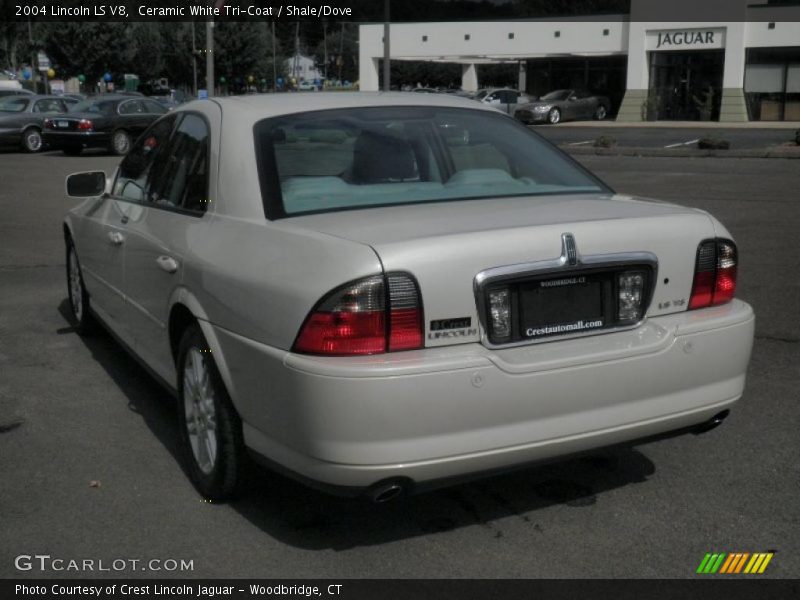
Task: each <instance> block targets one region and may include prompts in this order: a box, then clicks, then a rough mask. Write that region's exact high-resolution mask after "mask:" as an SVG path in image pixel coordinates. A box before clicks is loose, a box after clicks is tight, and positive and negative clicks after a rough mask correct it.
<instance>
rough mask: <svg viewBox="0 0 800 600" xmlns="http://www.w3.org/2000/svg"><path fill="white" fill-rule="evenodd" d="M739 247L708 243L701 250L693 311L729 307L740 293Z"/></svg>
mask: <svg viewBox="0 0 800 600" xmlns="http://www.w3.org/2000/svg"><path fill="white" fill-rule="evenodd" d="M736 265H737V253H736V244H734V243H733V242H731V241H730V240H707V241H705V242H703V243H702V244H700V246H699V247H698V248H697V261H696V263H695V269H694V283H693V285H692V296H691V298H690V299H689V310H692V309H695V308H705V307H707V306H717V305H719V304H725V303H726V302H730V301H731V300H732V299H733V296H734V294H735V293H736Z"/></svg>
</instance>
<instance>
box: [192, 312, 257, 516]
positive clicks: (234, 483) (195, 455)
mask: <svg viewBox="0 0 800 600" xmlns="http://www.w3.org/2000/svg"><path fill="white" fill-rule="evenodd" d="M178 422H179V425H180V434H181V442H182V446H183V451H184V455H185V458H186V465H187V467H188V471H189V477H190V479H191V480H192V483H193V484H194V486H195V487H196V488H197V491H198V492H200V494H202V495H203V497H204V498H207V499H209V500H212V501H215V502H220V501H224V500H228V499H230V498H232V497H233V496H234V495H235V494H236V492H237V491H238V489H239V487H240V484H241V480H242V472H243V470H244V463H245V452H244V441H243V436H242V421H241V419H240V418H239V414H238V413H237V412H236V409H235V408H234V407H233V403H232V402H231V399H230V396H229V395H228V391H227V390H226V389H225V384H224V383H223V382H222V378H221V377H220V374H219V370H218V369H217V365H216V363H215V362H214V358H213V356H212V355H211V350H210V349H209V347H208V343H207V342H206V339H205V337H204V336H203V333H202V331H201V330H200V327H199V326H198V325H197V324H196V323H195V324H192V325H190V326H189V327H188V328H187V329H186V331H185V332H184V334H183V337H182V338H181V342H180V346H179V348H178Z"/></svg>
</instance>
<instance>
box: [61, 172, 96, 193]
mask: <svg viewBox="0 0 800 600" xmlns="http://www.w3.org/2000/svg"><path fill="white" fill-rule="evenodd" d="M105 191H106V174H105V173H103V171H88V172H86V173H73V174H72V175H69V176H68V177H67V196H69V197H70V198H92V197H94V196H100V195H102V194H103V192H105Z"/></svg>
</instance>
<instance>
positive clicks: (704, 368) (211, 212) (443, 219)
mask: <svg viewBox="0 0 800 600" xmlns="http://www.w3.org/2000/svg"><path fill="white" fill-rule="evenodd" d="M67 193H68V195H69V196H70V197H73V198H83V201H82V202H81V203H80V204H79V205H78V206H77V207H76V208H74V209H73V210H71V211H69V213H68V214H67V216H66V218H65V220H64V239H65V242H66V251H67V259H68V260H67V276H68V283H69V285H68V291H69V299H70V304H71V307H72V312H73V314H74V318H75V321H76V323H77V327H78V329H79V331H81V332H88V331H90V329H91V328H92V326H94V325H96V324H97V323H98V322H99V323H101V324H102V325H104V326H105V327H106V328H107V329H109V330H110V331H111V332H113V334H114V335H115V337H117V338H118V339H119V340H120V342H121V343H122V344H124V345H125V346H126V347H127V348H128V349H129V350H130V351H131V352H132V353H133V354H134V355H135V356H136V357H138V359H139V360H140V361H141V362H142V363H144V364H145V365H146V366H147V367H148V369H149V370H150V371H151V372H152V373H153V375H154V376H155V377H157V378H158V379H159V380H160V381H161V382H162V383H163V384H164V385H165V386H166V387H167V388H168V389H169V390H171V391H172V392H173V393H174V394H175V396H176V397H177V404H178V413H179V415H180V427H181V435H182V440H183V447H184V449H185V453H186V460H187V461H188V463H187V464H188V465H189V472H190V474H191V477H192V479H193V482H194V484H195V485H196V487H197V488H198V490H199V491H200V492H201V493H202V494H203V495H204V496H206V497H208V498H212V499H215V500H221V499H224V498H227V497H230V496H231V495H232V494H233V493H234V492H236V491H237V490H238V489H240V486H241V483H242V475H241V473H242V466H243V464H244V462H245V459H246V456H247V455H248V454H250V455H252V456H254V457H256V458H258V459H260V460H262V461H263V462H265V463H266V464H269V465H271V466H272V467H273V468H276V469H278V470H280V471H283V472H285V473H288V474H290V475H292V476H294V477H296V478H298V479H300V480H303V481H306V482H308V483H309V484H311V485H315V486H317V487H320V488H323V489H328V490H331V491H335V492H337V493H342V494H349V495H359V494H366V495H367V496H368V497H370V498H371V499H373V500H375V501H378V502H383V501H388V500H390V499H392V498H395V497H398V496H400V495H401V494H404V493H408V492H413V491H418V490H421V489H425V488H427V487H431V486H434V485H439V484H441V483H443V482H447V481H452V480H453V479H454V478H462V477H473V476H479V475H482V474H486V473H490V472H494V471H497V470H503V469H508V468H513V467H518V466H520V465H524V464H528V463H534V462H537V461H543V460H550V459H553V458H555V457H559V456H564V455H567V454H572V453H576V452H582V451H587V450H591V449H593V448H597V447H601V446H607V445H611V444H619V443H633V442H635V441H637V440H640V439H643V438H648V437H651V436H656V435H662V434H668V433H676V432H685V431H696V430H701V429H707V428H710V427H713V426H715V425H717V424H719V423H720V422H721V421H722V419H723V418H724V417H725V416H726V415H727V414H728V410H729V409H730V408H731V407H732V406H733V405H734V404H735V403H736V401H737V400H738V399H739V398H740V396H741V395H742V390H743V389H744V383H745V372H746V369H747V364H748V361H749V358H750V350H751V345H752V340H753V328H754V317H753V312H752V310H751V308H750V306H749V305H747V304H746V303H744V302H742V301H740V300H738V299H736V298H735V297H734V296H735V291H736V279H737V277H736V273H737V262H738V256H737V249H736V244H735V243H734V241H733V240H732V238H731V235H730V233H728V231H727V230H726V229H725V227H723V226H722V225H721V224H720V223H719V222H718V221H717V220H716V219H714V218H713V217H712V216H710V215H709V214H707V213H705V212H703V211H700V210H696V209H692V208H685V207H681V206H677V205H674V204H666V203H662V202H656V201H652V200H644V199H639V198H632V197H630V196H624V195H619V194H616V193H615V192H614V191H612V190H611V189H610V188H609V187H608V186H607V185H605V184H604V183H603V182H601V181H600V180H598V179H597V178H596V177H595V176H593V175H592V174H591V173H589V172H588V171H586V170H585V169H584V168H582V167H581V166H580V165H578V164H577V163H576V162H574V161H573V160H572V159H570V158H569V157H568V156H566V155H565V154H563V153H561V152H560V151H558V150H557V149H555V148H554V147H552V146H551V145H550V144H548V143H546V142H544V141H542V139H541V138H540V137H539V136H538V135H537V134H535V133H533V132H531V131H529V130H528V129H527V128H526V127H524V126H523V125H521V124H520V123H518V122H517V121H515V120H513V119H509V118H507V117H505V116H503V115H501V114H499V113H498V112H497V111H495V110H493V109H492V108H490V107H488V106H485V105H481V104H478V103H475V102H471V101H469V100H466V99H461V98H455V97H451V96H447V95H444V94H431V95H426V94H402V93H398V94H368V93H354V94H344V93H336V94H329V93H318V94H308V95H298V96H292V97H291V102H289V101H288V98H287V97H286V96H283V95H271V96H246V97H234V98H226V99H212V100H203V101H196V102H192V103H190V104H187V105H183V106H181V107H179V108H178V109H176V110H175V111H173V112H171V113H170V114H168V115H165V116H164V117H162V118H161V119H160V120H158V121H157V122H156V123H155V124H154V125H152V126H151V127H150V129H148V130H147V131H146V132H145V133H144V134H143V135H142V136H141V137H140V138H139V139H138V141H136V142H135V144H134V145H133V146H132V149H131V151H130V153H129V154H128V155H127V156H126V157H125V158H124V160H123V161H122V162H121V164H120V165H119V168H118V169H117V170H116V171H115V172H114V173H111V174H108V175H107V174H105V173H101V172H92V173H81V174H75V175H72V176H70V177H69V178H68V179H67Z"/></svg>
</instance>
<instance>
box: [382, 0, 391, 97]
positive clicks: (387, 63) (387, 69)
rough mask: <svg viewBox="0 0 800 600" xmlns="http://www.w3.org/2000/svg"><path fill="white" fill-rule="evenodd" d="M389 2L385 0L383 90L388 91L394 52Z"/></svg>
mask: <svg viewBox="0 0 800 600" xmlns="http://www.w3.org/2000/svg"><path fill="white" fill-rule="evenodd" d="M389 4H391V1H390V0H383V91H384V92H388V91H389V90H391V89H392V88H391V82H390V81H389V79H390V78H391V74H392V70H391V56H392V52H391V49H390V47H389V20H390V18H391V17H390V15H389Z"/></svg>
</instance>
